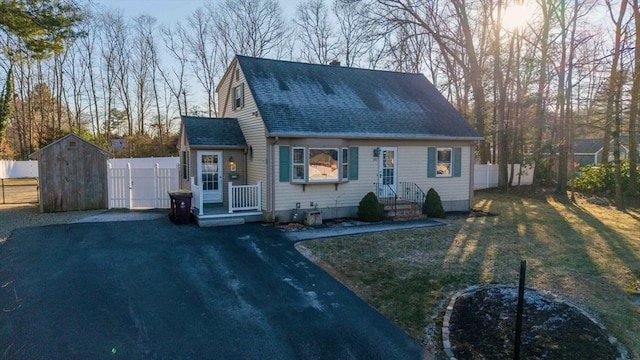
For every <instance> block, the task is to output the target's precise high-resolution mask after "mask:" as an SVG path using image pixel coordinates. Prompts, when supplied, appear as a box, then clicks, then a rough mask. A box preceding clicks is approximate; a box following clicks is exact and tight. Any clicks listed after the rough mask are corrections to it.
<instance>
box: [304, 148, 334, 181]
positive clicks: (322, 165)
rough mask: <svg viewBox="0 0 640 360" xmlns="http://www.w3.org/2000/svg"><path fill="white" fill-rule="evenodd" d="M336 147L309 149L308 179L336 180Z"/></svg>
mask: <svg viewBox="0 0 640 360" xmlns="http://www.w3.org/2000/svg"><path fill="white" fill-rule="evenodd" d="M338 169H339V167H338V149H309V167H308V170H309V181H310V182H311V181H338V179H339V176H338V171H339V170H338Z"/></svg>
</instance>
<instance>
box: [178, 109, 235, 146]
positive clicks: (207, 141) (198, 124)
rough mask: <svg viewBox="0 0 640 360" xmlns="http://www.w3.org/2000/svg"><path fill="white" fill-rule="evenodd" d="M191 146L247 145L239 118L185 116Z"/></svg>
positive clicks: (185, 126)
mask: <svg viewBox="0 0 640 360" xmlns="http://www.w3.org/2000/svg"><path fill="white" fill-rule="evenodd" d="M182 123H183V125H184V131H185V133H186V135H187V141H189V146H192V147H193V146H195V147H197V146H212V145H215V146H246V145H247V141H246V140H245V138H244V135H243V134H242V130H241V129H240V125H239V124H238V120H237V119H228V118H207V117H195V116H183V117H182Z"/></svg>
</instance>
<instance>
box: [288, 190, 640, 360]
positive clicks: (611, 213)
mask: <svg viewBox="0 0 640 360" xmlns="http://www.w3.org/2000/svg"><path fill="white" fill-rule="evenodd" d="M475 200H476V204H475V207H474V208H475V209H477V210H481V211H483V212H486V213H490V214H496V215H497V216H481V217H466V218H459V219H452V220H447V222H448V223H449V224H450V225H448V226H446V227H435V228H421V229H412V230H402V231H393V232H383V233H378V234H366V235H355V236H345V237H338V238H331V239H323V240H314V241H307V242H304V243H301V244H299V245H298V246H299V247H304V248H305V251H308V252H310V253H311V254H312V255H313V258H314V261H316V262H317V263H318V264H320V265H321V266H322V267H323V268H325V269H326V270H327V271H329V272H330V273H331V274H333V275H334V276H335V277H336V278H338V279H339V280H341V281H342V282H343V283H345V284H346V285H347V286H349V287H350V288H351V289H353V290H354V291H355V292H356V293H358V294H359V295H360V296H361V297H362V298H363V299H365V300H366V301H367V302H369V303H370V304H371V305H372V306H374V307H376V308H377V309H378V310H379V311H381V312H382V313H383V314H385V315H386V316H387V317H389V318H390V319H392V321H394V322H396V323H397V324H398V325H399V326H401V327H402V328H404V329H405V330H406V331H407V333H409V334H410V335H411V336H413V337H414V338H416V339H418V340H420V341H423V340H424V339H425V332H424V329H425V327H427V326H428V325H433V323H435V324H436V325H439V322H440V321H441V318H440V317H434V316H433V315H434V314H437V312H438V310H439V306H440V304H442V302H443V301H444V300H445V299H446V298H447V296H448V295H449V294H450V293H451V292H452V291H455V290H458V289H460V288H463V287H465V286H467V285H471V284H478V283H499V284H514V285H515V284H517V282H518V271H519V266H520V260H522V259H526V260H527V263H528V268H527V286H530V287H534V288H537V289H541V290H545V291H549V292H552V293H554V294H556V295H559V296H561V297H564V298H565V299H566V300H568V301H569V302H572V303H574V304H576V305H578V306H580V307H581V308H583V309H585V310H586V311H588V312H590V313H591V314H592V315H594V316H595V317H596V318H597V319H599V320H600V321H601V322H602V323H603V324H604V325H605V326H606V327H607V329H608V331H609V333H610V334H611V335H613V336H615V337H616V338H618V340H620V341H621V342H622V343H623V344H624V345H625V346H626V347H627V348H628V349H629V350H630V354H631V355H632V356H633V357H636V358H640V337H639V336H638V334H640V236H639V234H640V212H639V211H638V209H634V210H627V211H625V212H621V211H618V210H616V209H615V208H613V207H602V206H598V205H593V204H589V203H587V202H585V201H580V200H579V201H578V203H577V204H573V203H570V202H564V201H557V200H556V199H555V198H553V197H551V196H548V197H534V198H532V197H527V196H522V195H517V194H501V193H499V192H493V191H489V192H479V193H477V194H476V198H475Z"/></svg>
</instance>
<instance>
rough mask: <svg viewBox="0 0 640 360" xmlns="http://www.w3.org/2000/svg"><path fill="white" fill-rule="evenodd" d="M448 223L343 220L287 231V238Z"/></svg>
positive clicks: (321, 236) (360, 232)
mask: <svg viewBox="0 0 640 360" xmlns="http://www.w3.org/2000/svg"><path fill="white" fill-rule="evenodd" d="M444 225H446V223H444V222H440V221H437V220H433V219H422V220H410V221H397V222H391V221H385V222H379V223H363V222H343V223H338V224H336V225H334V226H319V227H309V228H302V229H294V230H289V231H285V236H286V238H287V239H289V240H292V241H302V240H312V239H320V238H327V237H335V236H345V235H355V234H366V233H373V232H381V231H391V230H401V229H415V228H422V227H431V226H444Z"/></svg>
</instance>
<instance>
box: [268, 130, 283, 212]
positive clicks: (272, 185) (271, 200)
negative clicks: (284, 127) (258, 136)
mask: <svg viewBox="0 0 640 360" xmlns="http://www.w3.org/2000/svg"><path fill="white" fill-rule="evenodd" d="M278 140H280V139H279V138H278V137H277V136H276V139H275V140H274V141H273V142H272V143H271V144H269V146H270V147H271V149H270V151H269V152H268V153H269V160H268V161H269V171H270V172H271V174H269V186H268V187H269V191H267V203H268V204H269V208H268V210H269V211H271V217H272V219H273V221H274V222H275V219H276V217H275V211H276V210H275V209H276V197H275V196H274V193H275V191H276V165H275V161H274V160H273V159H275V157H276V150H275V149H276V147H275V145H276V144H277V143H278Z"/></svg>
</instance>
